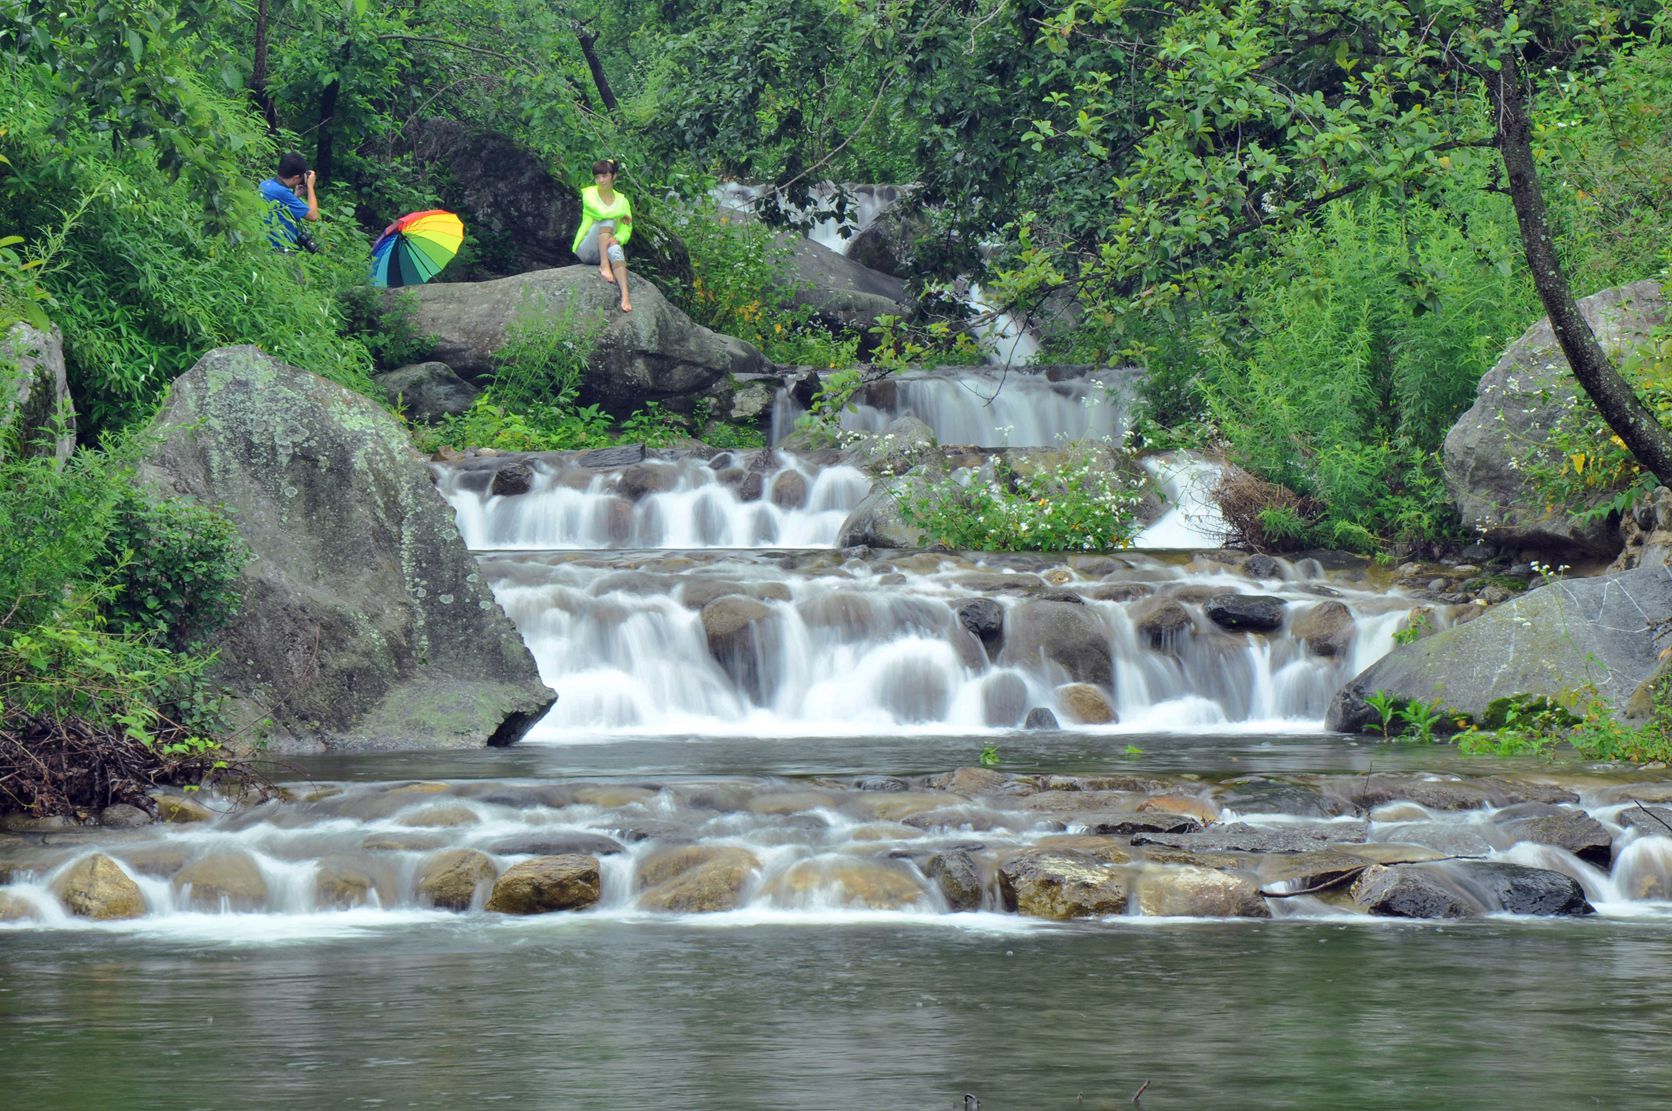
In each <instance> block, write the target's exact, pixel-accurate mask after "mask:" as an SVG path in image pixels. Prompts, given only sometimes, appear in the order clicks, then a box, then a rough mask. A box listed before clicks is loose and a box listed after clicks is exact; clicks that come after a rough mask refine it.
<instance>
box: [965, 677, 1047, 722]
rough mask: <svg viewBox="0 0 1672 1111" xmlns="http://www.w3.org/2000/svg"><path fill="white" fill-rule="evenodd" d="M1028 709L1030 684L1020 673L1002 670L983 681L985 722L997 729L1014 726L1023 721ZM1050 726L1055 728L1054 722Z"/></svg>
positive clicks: (982, 713) (983, 713)
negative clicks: (1025, 681) (1024, 680)
mask: <svg viewBox="0 0 1672 1111" xmlns="http://www.w3.org/2000/svg"><path fill="white" fill-rule="evenodd" d="M1027 709H1028V685H1027V684H1026V683H1024V682H1023V681H1022V677H1021V676H1020V675H1017V674H1016V673H1015V672H1012V671H1000V672H995V673H994V674H992V675H989V676H987V678H986V679H985V680H983V681H982V683H981V720H982V722H983V723H984V724H986V725H988V726H991V727H993V728H997V729H1009V728H1013V727H1015V726H1016V725H1018V724H1019V723H1020V722H1021V720H1022V717H1023V715H1024V714H1026V713H1027ZM1047 712H1049V711H1047ZM1030 728H1031V727H1030ZM1048 728H1055V725H1054V723H1053V725H1051V726H1049V727H1048Z"/></svg>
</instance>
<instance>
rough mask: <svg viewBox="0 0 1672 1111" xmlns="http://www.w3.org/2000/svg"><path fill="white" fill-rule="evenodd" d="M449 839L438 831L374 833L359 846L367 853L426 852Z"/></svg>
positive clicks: (438, 846) (437, 847) (439, 846)
mask: <svg viewBox="0 0 1672 1111" xmlns="http://www.w3.org/2000/svg"><path fill="white" fill-rule="evenodd" d="M449 840H450V838H448V837H447V836H445V835H443V834H440V833H374V834H372V835H371V836H370V837H368V838H366V839H365V840H364V841H362V842H360V847H361V848H362V849H364V850H365V851H366V852H369V853H427V852H430V851H431V850H433V849H439V848H441V847H442V846H443V845H445V844H447V843H448V841H449Z"/></svg>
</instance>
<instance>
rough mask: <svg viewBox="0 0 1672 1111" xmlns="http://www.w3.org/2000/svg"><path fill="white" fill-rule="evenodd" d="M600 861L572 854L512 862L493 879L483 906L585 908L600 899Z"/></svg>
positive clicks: (503, 909) (544, 910) (537, 910)
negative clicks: (490, 890) (491, 889)
mask: <svg viewBox="0 0 1672 1111" xmlns="http://www.w3.org/2000/svg"><path fill="white" fill-rule="evenodd" d="M600 882H601V881H600V878H599V874H598V861H597V860H595V859H594V858H592V857H590V856H582V855H580V854H578V853H569V854H565V855H562V856H540V857H535V858H534V859H533V860H525V861H523V862H522V863H521V864H513V865H512V866H511V867H509V868H507V869H506V870H505V872H504V873H503V874H502V875H501V876H500V877H499V879H497V880H495V881H494V885H493V891H492V892H491V893H490V894H489V895H488V901H487V903H486V905H485V906H484V908H483V909H485V910H488V911H492V912H494V913H497V914H548V913H551V912H553V911H560V910H584V909H586V908H587V907H589V906H591V905H592V904H594V903H596V902H597V901H598V894H599V889H600Z"/></svg>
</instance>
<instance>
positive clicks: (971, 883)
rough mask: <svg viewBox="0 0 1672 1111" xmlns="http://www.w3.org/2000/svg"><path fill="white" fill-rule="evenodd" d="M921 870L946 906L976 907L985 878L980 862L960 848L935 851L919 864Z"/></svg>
mask: <svg viewBox="0 0 1672 1111" xmlns="http://www.w3.org/2000/svg"><path fill="white" fill-rule="evenodd" d="M923 874H924V875H926V876H928V877H929V878H930V879H931V880H933V881H934V882H935V886H936V887H937V888H939V889H940V893H941V897H942V898H943V899H945V900H946V907H947V909H948V910H980V909H981V904H982V901H983V900H982V892H983V891H984V890H985V889H986V886H987V885H986V881H985V880H984V879H983V878H982V875H981V866H980V865H978V864H977V863H976V862H975V857H973V856H971V855H970V854H969V852H968V851H967V850H964V849H948V850H947V851H946V852H942V853H936V854H935V855H934V856H932V857H930V858H929V859H928V860H927V861H926V862H925V863H924V865H923Z"/></svg>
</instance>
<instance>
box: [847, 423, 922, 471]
mask: <svg viewBox="0 0 1672 1111" xmlns="http://www.w3.org/2000/svg"><path fill="white" fill-rule="evenodd" d="M934 449H935V432H934V429H932V428H930V427H929V426H928V425H927V424H925V423H923V422H922V421H921V420H918V419H917V418H916V417H912V416H903V417H896V418H895V419H894V420H893V421H891V422H889V424H888V426H887V427H886V428H884V429H883V430H882V431H881V432H879V433H877V434H876V435H873V436H870V437H867V438H866V439H864V440H862V441H861V442H860V443H859V444H858V446H857V447H856V448H855V449H854V452H853V465H854V466H856V467H859V468H861V469H863V470H867V471H870V472H871V473H873V474H879V475H902V474H905V473H906V472H907V471H908V470H910V469H911V468H912V467H914V466H916V465H917V464H918V463H919V462H920V461H921V460H922V459H923V457H924V456H925V455H927V454H929V453H930V452H932V451H934Z"/></svg>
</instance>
